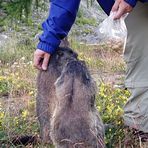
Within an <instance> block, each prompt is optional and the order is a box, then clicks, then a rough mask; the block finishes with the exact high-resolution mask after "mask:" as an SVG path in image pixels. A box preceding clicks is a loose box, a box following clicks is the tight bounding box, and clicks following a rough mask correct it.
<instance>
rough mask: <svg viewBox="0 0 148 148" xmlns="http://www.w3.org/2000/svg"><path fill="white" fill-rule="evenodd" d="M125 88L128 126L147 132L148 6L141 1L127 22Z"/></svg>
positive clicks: (125, 116)
mask: <svg viewBox="0 0 148 148" xmlns="http://www.w3.org/2000/svg"><path fill="white" fill-rule="evenodd" d="M126 25H127V29H128V38H127V44H126V49H125V52H124V59H125V62H126V64H127V71H126V78H125V86H126V87H127V88H128V89H129V90H130V92H131V97H130V98H129V100H128V101H127V103H126V105H125V107H124V111H125V112H124V121H125V124H126V125H128V126H131V127H135V128H138V129H139V130H142V131H144V132H148V111H147V110H148V3H140V2H138V4H137V6H136V7H135V8H134V10H133V11H132V12H131V13H130V14H129V16H128V17H127V19H126Z"/></svg>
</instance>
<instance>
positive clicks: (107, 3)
mask: <svg viewBox="0 0 148 148" xmlns="http://www.w3.org/2000/svg"><path fill="white" fill-rule="evenodd" d="M97 1H98V3H99V4H100V6H101V7H102V9H103V10H104V12H105V13H106V14H107V15H109V14H110V11H111V9H112V6H113V5H114V2H115V0H97ZM125 2H127V3H128V4H130V5H131V6H132V7H134V6H135V5H136V3H137V0H125Z"/></svg>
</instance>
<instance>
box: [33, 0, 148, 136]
mask: <svg viewBox="0 0 148 148" xmlns="http://www.w3.org/2000/svg"><path fill="white" fill-rule="evenodd" d="M147 2H148V0H140V1H138V0H116V1H114V0H98V3H99V4H100V5H101V7H102V8H103V10H104V11H105V12H106V13H107V14H108V15H109V13H110V12H111V11H114V12H115V16H114V19H119V18H120V17H121V16H122V15H124V14H125V13H129V15H128V17H127V18H126V25H127V29H128V37H127V42H126V49H125V52H124V59H125V62H126V64H127V71H126V78H125V86H126V87H127V88H128V89H129V90H130V92H131V97H130V98H129V100H128V101H127V103H126V105H125V107H124V121H125V125H127V126H129V127H131V128H134V129H137V130H139V131H142V132H143V133H144V134H146V135H148V109H147V108H148V67H147V65H148V64H147V63H148V29H147V25H148V3H147ZM79 4H80V0H70V1H69V0H51V7H50V12H49V17H48V18H47V20H46V21H45V22H44V23H43V25H42V27H43V34H42V35H41V36H40V37H39V43H38V45H37V49H36V51H35V53H34V66H35V67H36V68H37V69H40V70H47V66H48V62H49V59H50V56H51V54H52V53H54V51H55V50H56V49H57V47H58V46H59V44H60V41H61V40H62V39H63V38H64V37H66V36H67V34H68V32H69V30H70V29H71V27H72V25H73V23H74V21H75V18H76V14H77V11H78V8H79ZM147 137H148V136H147Z"/></svg>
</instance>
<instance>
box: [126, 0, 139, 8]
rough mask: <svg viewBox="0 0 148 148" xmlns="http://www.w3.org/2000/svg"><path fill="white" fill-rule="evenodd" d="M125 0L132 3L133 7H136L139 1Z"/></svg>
mask: <svg viewBox="0 0 148 148" xmlns="http://www.w3.org/2000/svg"><path fill="white" fill-rule="evenodd" d="M124 1H125V2H127V3H128V4H130V5H131V6H132V7H135V6H136V3H137V0H124Z"/></svg>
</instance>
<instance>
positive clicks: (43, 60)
mask: <svg viewBox="0 0 148 148" xmlns="http://www.w3.org/2000/svg"><path fill="white" fill-rule="evenodd" d="M49 59H50V54H49V53H47V52H44V51H42V50H40V49H37V50H36V51H35V52H34V67H36V68H37V69H39V70H47V67H48V62H49Z"/></svg>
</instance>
